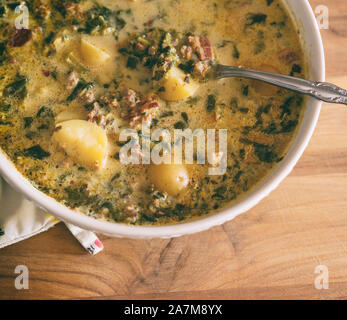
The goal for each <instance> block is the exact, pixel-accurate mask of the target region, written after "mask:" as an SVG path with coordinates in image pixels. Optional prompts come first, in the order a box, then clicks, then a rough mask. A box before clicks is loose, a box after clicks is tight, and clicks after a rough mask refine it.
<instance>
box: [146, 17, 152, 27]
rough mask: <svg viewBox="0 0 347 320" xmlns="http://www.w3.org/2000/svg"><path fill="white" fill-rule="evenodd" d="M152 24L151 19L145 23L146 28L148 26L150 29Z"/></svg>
mask: <svg viewBox="0 0 347 320" xmlns="http://www.w3.org/2000/svg"><path fill="white" fill-rule="evenodd" d="M152 24H153V20H152V19H150V20H148V21H147V26H148V27H151V26H152Z"/></svg>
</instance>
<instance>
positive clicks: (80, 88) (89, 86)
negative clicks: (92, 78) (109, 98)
mask: <svg viewBox="0 0 347 320" xmlns="http://www.w3.org/2000/svg"><path fill="white" fill-rule="evenodd" d="M93 87H94V84H93V83H92V82H86V81H84V80H83V79H80V81H78V84H77V86H76V87H75V89H73V91H72V93H71V94H70V95H69V96H68V98H67V101H68V102H71V101H73V100H75V99H76V98H77V96H78V95H79V94H80V93H81V92H82V91H83V90H89V89H92V88H93Z"/></svg>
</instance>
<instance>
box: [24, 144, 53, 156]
mask: <svg viewBox="0 0 347 320" xmlns="http://www.w3.org/2000/svg"><path fill="white" fill-rule="evenodd" d="M23 155H24V156H25V157H31V158H34V159H38V160H42V159H45V158H48V157H49V156H50V155H51V154H50V153H49V152H46V151H45V150H43V149H42V148H41V146H40V145H38V144H37V145H35V146H33V147H30V148H28V149H24V150H23Z"/></svg>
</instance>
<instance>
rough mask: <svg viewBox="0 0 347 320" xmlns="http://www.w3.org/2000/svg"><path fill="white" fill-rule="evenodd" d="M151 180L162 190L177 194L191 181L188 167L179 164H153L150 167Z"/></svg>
mask: <svg viewBox="0 0 347 320" xmlns="http://www.w3.org/2000/svg"><path fill="white" fill-rule="evenodd" d="M148 174H149V178H150V181H151V182H152V183H153V184H154V185H155V186H156V187H157V188H158V189H159V190H160V191H165V192H167V193H168V194H170V195H177V194H178V193H180V191H182V190H183V189H184V188H186V187H187V185H188V183H189V175H188V171H187V169H186V167H185V166H184V165H179V164H160V165H154V164H152V165H151V166H150V167H149V169H148Z"/></svg>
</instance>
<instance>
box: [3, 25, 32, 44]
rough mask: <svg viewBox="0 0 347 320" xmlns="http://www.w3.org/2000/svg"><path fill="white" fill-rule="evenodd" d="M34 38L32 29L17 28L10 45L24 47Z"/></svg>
mask: <svg viewBox="0 0 347 320" xmlns="http://www.w3.org/2000/svg"><path fill="white" fill-rule="evenodd" d="M31 38H32V31H31V30H30V29H16V31H15V32H14V34H13V35H12V37H11V40H10V42H9V46H10V47H22V46H24V45H25V44H26V43H27V42H28V41H30V40H31Z"/></svg>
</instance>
